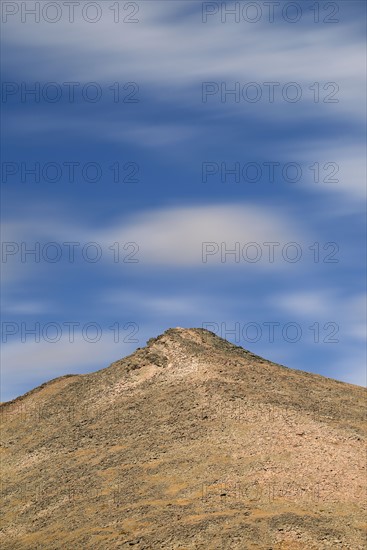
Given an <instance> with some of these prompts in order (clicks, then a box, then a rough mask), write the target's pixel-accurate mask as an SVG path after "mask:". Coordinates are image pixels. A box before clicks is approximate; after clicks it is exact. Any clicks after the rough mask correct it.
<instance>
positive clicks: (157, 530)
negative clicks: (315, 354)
mask: <svg viewBox="0 0 367 550" xmlns="http://www.w3.org/2000/svg"><path fill="white" fill-rule="evenodd" d="M365 406H366V391H365V390H364V389H363V388H361V387H359V386H353V385H350V384H345V383H342V382H338V381H336V380H332V379H329V378H324V377H322V376H318V375H314V374H309V373H306V372H301V371H296V370H292V369H288V368H286V367H283V366H280V365H277V364H275V363H272V362H270V361H267V360H265V359H262V358H261V357H258V356H256V355H254V354H252V353H250V352H248V351H246V350H244V349H242V348H239V347H237V346H234V345H232V344H230V343H229V342H227V341H225V340H223V339H221V338H219V337H217V336H215V335H214V334H213V333H211V332H208V331H206V330H203V329H180V328H176V329H170V330H168V331H166V332H165V333H164V334H163V335H161V336H159V337H158V338H155V339H151V340H149V341H148V343H147V346H146V347H145V348H143V349H138V350H137V351H136V352H135V353H133V354H132V355H130V356H129V357H126V358H124V359H121V360H119V361H117V362H116V363H113V364H112V365H110V366H109V367H108V368H106V369H103V370H100V371H98V372H95V373H92V374H88V375H80V376H66V377H61V378H58V379H56V380H53V381H51V382H49V383H46V384H43V385H42V386H40V387H39V388H36V389H35V390H32V391H31V392H28V393H27V394H25V395H24V396H22V397H19V398H17V399H16V400H14V401H11V402H8V403H3V404H2V405H1V419H2V429H1V453H2V484H1V489H2V502H3V505H2V512H1V514H2V517H1V531H0V543H1V547H2V548H3V549H4V550H7V549H12V550H13V549H14V550H18V549H19V550H21V549H27V550H28V549H29V550H37V549H39V550H41V549H42V550H43V549H44V550H59V549H66V550H74V549H93V550H98V549H106V550H107V549H115V548H121V549H124V548H131V547H132V548H134V549H136V550H143V549H155V548H159V549H161V548H162V549H181V550H184V549H186V550H188V549H203V550H208V549H213V550H225V549H228V550H230V549H238V550H250V549H264V550H270V549H274V550H275V549H284V550H285V549H289V550H290V549H294V550H296V549H303V548H304V549H307V550H308V549H319V548H320V549H323V548H338V549H341V548H342V549H350V550H358V549H364V548H366V506H365V502H366V445H365V442H366V429H365V423H364V420H365V418H364V417H365V410H366V407H365Z"/></svg>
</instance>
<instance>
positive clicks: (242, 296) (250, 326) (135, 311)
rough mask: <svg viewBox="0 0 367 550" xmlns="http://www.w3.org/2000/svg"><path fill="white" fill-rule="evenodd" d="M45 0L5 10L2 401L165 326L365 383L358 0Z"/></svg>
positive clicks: (99, 363)
mask: <svg viewBox="0 0 367 550" xmlns="http://www.w3.org/2000/svg"><path fill="white" fill-rule="evenodd" d="M26 4H27V6H29V8H32V6H33V5H34V2H27V3H26ZM52 4H53V5H55V4H56V5H57V6H58V7H57V8H55V6H54V7H52V6H51V8H48V9H49V11H47V12H46V13H45V12H42V11H40V16H39V19H40V21H39V22H37V23H36V22H35V21H34V16H32V15H29V14H27V13H22V6H21V3H20V2H5V3H4V5H5V8H4V7H3V12H2V35H3V38H2V63H3V77H2V112H3V117H2V119H3V124H2V132H3V137H4V138H6V143H5V146H4V147H3V159H2V181H1V183H2V198H3V200H2V209H3V210H2V214H3V227H2V240H3V256H2V271H3V294H2V331H3V334H2V340H3V350H2V397H1V398H2V400H8V399H12V398H14V397H16V396H17V395H19V394H21V393H24V392H25V391H27V390H29V389H31V388H32V387H34V386H36V385H38V384H40V383H42V382H44V381H45V380H49V379H51V378H54V377H56V376H60V375H63V374H67V373H82V372H90V371H93V370H97V369H99V368H103V367H105V366H107V365H108V364H109V363H110V362H112V361H114V360H116V359H118V358H120V357H122V356H125V355H127V354H129V353H131V352H132V351H133V350H134V349H135V348H136V347H142V346H144V345H145V342H146V340H147V339H148V338H150V337H152V336H156V335H158V334H160V333H161V332H163V331H164V330H166V329H167V328H169V327H175V326H182V327H192V326H196V327H201V326H208V327H209V328H211V329H212V330H215V331H216V332H217V333H218V334H219V335H221V336H223V337H227V338H228V339H229V340H231V341H233V342H235V343H237V344H239V345H242V346H243V347H245V348H247V349H250V350H251V351H254V352H255V353H258V354H260V355H263V356H264V357H266V358H268V359H271V360H272V361H275V362H279V363H281V364H284V365H287V366H289V367H292V368H297V369H303V370H307V371H310V372H315V373H319V374H322V375H324V376H329V377H332V378H336V379H339V380H344V381H347V382H351V383H355V384H361V385H362V384H364V383H365V335H364V332H365V329H364V327H365V283H364V275H365V260H364V258H365V238H364V232H365V214H364V212H365V172H366V168H365V152H364V148H365V122H364V121H365V101H364V95H365V49H364V40H365V27H364V19H365V4H364V3H363V2H350V1H348V2H346V1H342V2H333V3H330V2H329V3H327V2H319V3H318V5H319V22H317V21H315V18H316V16H315V12H314V11H312V10H311V7H312V6H314V5H315V3H314V2H308V1H302V2H298V3H296V5H298V6H299V10H300V11H299V10H298V12H296V11H295V8H294V3H293V7H292V5H290V6H289V4H290V3H289V2H279V6H277V5H275V6H274V22H270V21H269V17H268V12H267V10H268V8H267V7H266V3H265V4H264V2H256V5H257V6H258V11H257V12H256V13H255V11H251V10H254V9H255V8H254V7H253V6H252V8H251V7H250V8H248V9H249V10H250V11H247V12H243V6H244V5H245V4H248V3H244V2H240V3H229V2H228V3H227V4H226V6H227V8H228V10H229V9H237V8H236V5H237V6H239V8H238V9H240V10H241V11H239V12H238V13H239V16H238V17H239V21H238V22H236V21H235V20H234V16H230V15H228V14H227V16H225V13H223V12H221V7H220V6H221V4H220V3H216V2H214V3H213V2H211V3H201V2H187V1H151V2H147V1H146V2H130V3H128V2H119V8H120V12H119V18H120V20H119V22H117V23H115V22H114V20H113V17H114V12H113V11H112V10H111V9H110V8H111V7H112V6H116V3H115V2H109V1H108V0H107V1H106V0H104V1H103V2H94V3H91V2H84V1H81V2H80V4H79V6H76V7H75V13H74V21H73V22H70V21H69V14H68V12H67V11H66V9H67V8H66V6H65V5H64V4H63V2H53V3H52ZM88 4H94V7H93V6H89V7H88ZM253 4H254V3H253ZM330 4H331V6H330ZM40 5H41V10H42V6H44V5H45V3H44V2H41V3H40ZM286 5H288V8H287V7H286ZM96 6H97V7H96ZM17 8H18V9H17ZM115 9H116V8H115ZM222 9H223V8H222ZM284 9H286V10H288V11H284ZM4 10H5V11H4ZM52 10H54V11H52ZM83 10H84V11H83ZM93 10H95V11H93ZM203 10H204V11H203ZM212 11H213V12H214V13H213V14H212V15H207V17H206V22H203V18H204V19H205V14H206V13H209V12H212ZM334 11H335V13H334ZM244 13H245V16H246V17H247V19H251V18H256V17H258V18H259V20H258V21H256V22H253V23H250V22H249V21H248V20H246V17H245V16H244V15H243V14H244ZM284 13H285V14H286V15H284ZM95 14H96V15H95ZM203 14H204V16H203ZM58 16H60V17H59V20H58V21H56V22H54V23H51V22H50V20H51V19H53V18H55V19H57V17H58ZM115 16H116V17H117V15H116V12H115ZM94 17H96V18H98V17H99V20H98V21H96V22H95V23H92V22H90V21H88V18H89V19H93V18H94ZM22 18H23V20H24V22H22ZM123 18H125V19H127V21H123ZM222 18H223V22H222ZM297 18H298V20H297V21H296V22H294V23H292V22H291V20H292V19H297ZM130 19H136V22H135V23H131V22H129V21H130ZM332 19H337V20H338V21H330V22H329V20H332ZM50 83H51V84H50ZM52 83H53V84H52ZM65 83H74V84H73V85H72V86H73V89H74V94H75V95H74V98H72V96H69V95H68V94H69V92H70V89H71V85H70V84H69V85H67V84H65ZM91 83H93V84H91ZM116 83H118V88H119V89H118V92H119V101H118V102H115V99H116V93H117V85H116ZM269 83H275V84H273V88H272V89H273V91H274V98H273V101H270V100H269V98H270V96H269V93H270V92H269V90H270V88H271V86H270V84H269ZM35 86H36V89H37V86H39V90H40V92H39V98H38V99H39V101H35V96H34V95H33V96H32V95H31V94H28V95H27V94H26V93H25V92H26V90H27V89H28V90H29V89H31V88H32V87H33V88H34V87H35ZM231 90H235V91H236V93H235V94H234V93H232V94H231V93H230V91H231ZM226 91H227V92H228V93H227V94H226V93H225V92H226ZM55 94H56V95H55ZM57 94H59V96H60V97H57ZM94 94H99V95H100V97H99V98H98V97H97V96H95V95H94ZM255 94H258V101H256V102H255V101H254V98H255ZM297 94H298V95H299V97H298V96H297ZM94 97H96V98H97V99H98V100H96V101H95V102H93V101H92V100H93V98H94ZM55 98H56V99H55ZM296 98H297V99H299V100H298V101H295V99H296ZM129 99H130V102H129ZM124 100H125V101H124ZM131 100H137V101H131ZM37 163H38V165H37ZM269 163H270V165H269ZM271 163H273V164H271ZM274 163H276V164H274ZM117 166H118V167H119V168H118V169H119V173H117ZM269 166H272V167H273V168H274V178H271V177H270V176H269V173H270V172H269V171H270V167H269ZM111 167H112V168H111ZM32 168H33V169H36V171H37V170H38V171H39V177H38V178H35V176H34V175H32V174H31V173H29V172H27V170H31V169H32ZM72 169H73V170H74V173H73V174H72V172H71V170H72ZM226 169H227V170H229V171H230V170H237V178H236V175H233V174H232V175H231V174H230V173H227V172H226ZM317 171H318V178H317V177H316V172H317ZM203 174H204V175H205V177H203ZM36 179H37V180H38V181H36ZM114 179H118V181H114ZM124 179H125V181H123V180H124ZM236 179H237V181H236ZM317 179H318V180H319V181H316V180H317ZM93 180H95V181H93ZM204 180H205V181H204ZM37 243H38V244H37ZM50 243H51V244H50ZM52 243H53V244H52ZM65 243H75V244H74V245H70V244H68V245H67V244H65ZM88 243H94V244H92V245H91V244H88ZM114 243H119V244H118V245H117V244H114ZM203 243H211V244H210V245H203ZM236 243H238V244H236ZM249 243H255V244H250V245H249ZM264 243H278V244H275V245H273V251H274V258H273V261H270V259H271V258H270V255H269V254H270V248H271V247H270V245H269V244H264ZM289 243H296V244H291V245H290V244H289ZM315 243H317V244H315ZM203 246H204V252H205V250H206V251H208V252H209V254H208V255H207V256H206V261H203ZM37 247H38V248H37ZM124 247H125V248H124ZM310 247H311V248H310ZM29 249H36V250H37V253H36V254H33V255H32V254H26V253H25V250H29ZM71 249H73V250H74V258H72V256H71V255H70V254H71ZM230 250H236V254H232V255H231V254H227V255H226V254H225V252H226V251H227V252H228V251H230ZM221 253H222V254H223V255H222V254H221ZM37 254H39V257H38V256H37ZM256 255H257V257H258V261H254V258H255V257H256ZM294 258H296V260H297V261H295V260H294ZM36 259H37V260H39V261H35V260H36ZM94 259H96V261H94ZM222 260H223V261H222ZM209 325H210V326H209ZM71 327H73V329H72V328H71ZM111 327H112V328H111ZM117 327H118V328H119V332H118V335H117V332H116V330H117ZM271 327H273V329H271ZM32 329H33V330H35V332H33V333H32ZM272 330H274V332H273V333H272ZM27 331H28V332H27ZM233 331H234V332H233ZM38 333H39V334H38ZM53 340H54V341H53ZM94 340H95V341H94Z"/></svg>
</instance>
